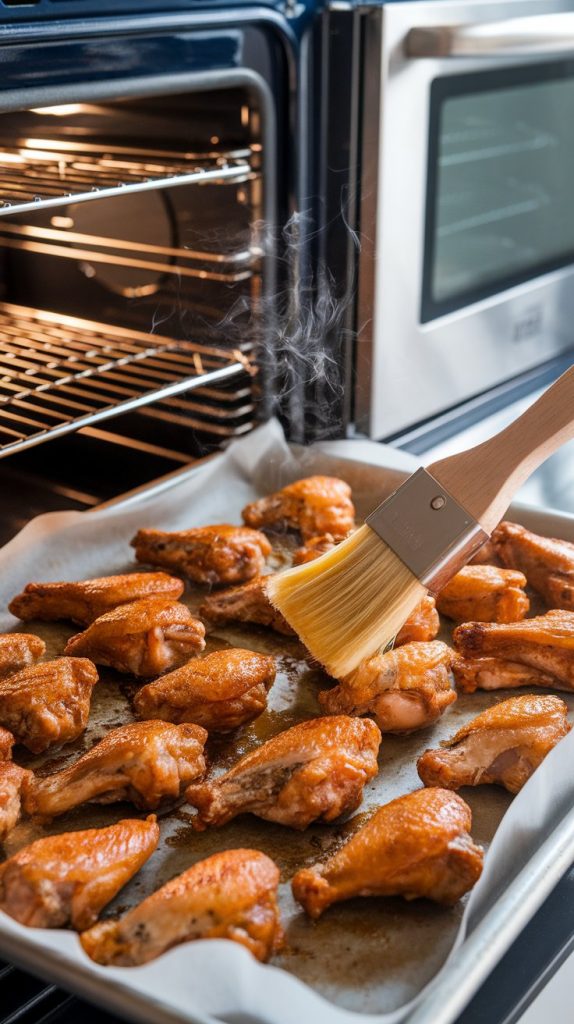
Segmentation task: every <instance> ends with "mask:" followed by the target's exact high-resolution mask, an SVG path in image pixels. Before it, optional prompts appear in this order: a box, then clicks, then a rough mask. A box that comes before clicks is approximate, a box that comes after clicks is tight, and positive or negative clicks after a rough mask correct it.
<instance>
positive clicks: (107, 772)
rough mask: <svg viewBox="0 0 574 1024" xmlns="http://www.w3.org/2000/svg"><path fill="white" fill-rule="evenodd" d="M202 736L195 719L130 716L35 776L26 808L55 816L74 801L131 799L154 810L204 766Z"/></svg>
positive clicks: (51, 816) (102, 802) (202, 730)
mask: <svg viewBox="0 0 574 1024" xmlns="http://www.w3.org/2000/svg"><path fill="white" fill-rule="evenodd" d="M206 739H207V733H206V731H205V729H202V728H201V726H199V725H191V724H187V723H186V724H184V725H171V724H170V723H169V722H132V723H130V724H129V725H122V726H120V728H119V729H112V731H111V732H109V733H108V735H107V736H105V737H104V739H103V740H100V742H99V743H96V745H95V747H92V749H91V750H88V752H87V753H86V754H83V755H82V757H80V758H79V759H78V760H77V761H76V762H75V763H74V764H72V765H70V767H68V768H64V769H63V770H62V771H60V772H55V774H54V775H47V776H46V777H44V778H34V779H33V780H32V782H31V783H30V785H29V786H28V787H27V790H26V793H25V796H24V808H25V810H26V812H27V814H39V815H41V816H42V817H47V818H55V817H57V815H59V814H64V813H65V812H66V811H69V810H71V808H72V807H77V806H78V805H79V804H84V803H87V802H88V801H89V802H91V803H97V804H110V803H116V802H117V801H118V800H130V801H131V802H132V803H133V804H135V806H136V807H141V808H143V809H144V810H150V811H153V810H155V809H156V807H157V806H158V804H159V803H160V802H161V801H162V800H176V799H177V797H178V796H179V795H180V792H181V790H182V788H183V786H185V785H186V784H187V783H188V782H191V780H192V779H197V778H198V777H199V776H200V775H203V772H204V771H205V758H204V755H203V748H204V745H205V741H206Z"/></svg>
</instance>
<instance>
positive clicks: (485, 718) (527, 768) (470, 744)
mask: <svg viewBox="0 0 574 1024" xmlns="http://www.w3.org/2000/svg"><path fill="white" fill-rule="evenodd" d="M567 713H568V708H567V707H566V704H565V703H564V701H563V700H560V698H559V697H547V696H533V695H531V694H528V695H527V696H523V697H510V699H509V700H503V701H502V702H501V703H500V704H495V705H494V706H493V707H491V708H487V710H486V711H483V712H482V714H481V715H478V716H477V717H476V718H474V719H473V720H472V722H469V723H468V724H467V725H463V727H462V729H459V730H458V732H457V733H456V734H455V735H454V736H453V737H452V739H450V740H447V741H446V742H445V743H443V745H442V749H439V750H426V751H425V753H424V754H423V755H422V756H421V757H419V759H418V762H417V769H418V773H419V775H420V777H421V779H422V781H423V782H424V784H425V786H446V787H447V788H448V789H458V788H459V787H460V786H479V785H481V784H482V783H498V784H499V785H501V786H504V787H505V788H506V789H508V790H509V791H510V792H511V793H518V790H519V789H522V786H523V785H524V783H525V782H527V781H528V779H529V778H530V776H531V775H532V773H533V772H534V771H535V770H536V768H538V765H539V764H541V762H542V761H543V760H544V758H545V757H546V755H547V754H548V753H549V751H550V750H552V748H553V747H555V746H556V744H557V743H558V741H559V740H561V739H562V737H563V736H566V734H567V733H568V732H569V731H570V725H569V724H568V721H567V718H566V715H567Z"/></svg>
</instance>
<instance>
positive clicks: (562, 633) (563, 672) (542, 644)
mask: <svg viewBox="0 0 574 1024" xmlns="http://www.w3.org/2000/svg"><path fill="white" fill-rule="evenodd" d="M453 641H454V645H455V647H456V650H457V651H458V653H459V654H461V655H462V656H463V657H464V658H470V659H474V658H483V657H493V658H497V659H502V660H503V661H512V662H515V663H517V664H518V665H527V666H528V667H529V668H533V669H537V670H538V671H539V672H542V673H543V674H544V675H546V676H552V677H553V683H552V685H553V686H554V687H556V689H558V690H574V612H564V611H558V610H554V611H551V612H547V613H546V615H539V616H537V617H536V618H534V619H524V620H523V621H522V622H508V623H486V622H465V623H464V624H463V625H462V626H457V628H456V629H455V631H454V633H453Z"/></svg>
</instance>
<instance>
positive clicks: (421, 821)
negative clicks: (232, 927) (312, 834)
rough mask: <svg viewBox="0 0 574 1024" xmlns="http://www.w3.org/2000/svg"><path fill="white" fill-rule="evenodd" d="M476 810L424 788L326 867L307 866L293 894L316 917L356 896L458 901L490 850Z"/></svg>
mask: <svg viewBox="0 0 574 1024" xmlns="http://www.w3.org/2000/svg"><path fill="white" fill-rule="evenodd" d="M471 824H472V815H471V811H470V807H468V806H467V804H465V802H464V800H462V799H461V798H460V797H459V796H456V794H454V793H449V792H447V791H446V790H444V789H426V790H425V789H418V790H416V792H414V793H409V794H407V796H400V797H398V798H397V799H396V800H391V802H390V803H389V804H385V805H384V807H380V808H379V810H378V811H377V812H376V814H375V815H374V816H373V817H372V818H371V819H370V821H368V822H367V824H366V825H363V828H361V829H360V830H359V831H358V832H357V833H355V835H354V836H352V838H351V839H350V840H349V841H348V842H347V843H345V845H344V846H343V847H342V848H340V849H339V850H337V852H336V853H335V854H333V856H332V857H330V858H329V859H328V860H327V861H325V862H324V863H322V864H315V865H314V867H311V868H304V869H303V870H302V871H299V872H298V873H297V874H296V875H295V877H294V878H293V881H292V883H291V884H292V888H293V895H294V897H295V899H296V900H297V902H298V903H300V904H301V906H302V907H304V909H305V911H306V913H307V914H309V916H310V917H315V918H316V917H320V915H321V914H322V913H323V911H324V910H326V909H327V907H330V906H331V904H332V903H338V902H340V901H341V900H348V899H351V898H352V897H354V896H403V897H404V898H405V899H407V900H414V899H418V898H420V897H425V898H426V899H429V900H434V901H435V902H436V903H443V904H446V905H447V906H450V905H452V904H454V903H456V902H457V900H459V899H460V898H461V896H463V895H464V893H465V892H468V890H469V889H472V887H473V885H474V884H475V882H477V881H478V879H479V878H480V875H481V872H482V861H483V857H484V852H483V850H482V848H481V847H480V846H477V845H476V844H475V843H474V842H473V841H472V838H471V836H470V834H469V833H470V827H471Z"/></svg>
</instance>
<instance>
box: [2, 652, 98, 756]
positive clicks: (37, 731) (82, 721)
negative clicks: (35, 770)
mask: <svg viewBox="0 0 574 1024" xmlns="http://www.w3.org/2000/svg"><path fill="white" fill-rule="evenodd" d="M97 681H98V673H97V670H96V667H95V665H93V664H92V662H91V661H88V660H87V658H56V659H55V660H54V661H42V662H39V663H38V664H37V665H31V666H30V667H29V668H25V669H23V670H22V671H21V672H17V673H16V674H15V675H13V676H9V677H8V678H7V679H2V680H0V722H1V723H2V725H3V726H5V727H6V728H7V729H9V730H10V732H12V733H13V734H14V737H15V738H16V740H17V742H18V743H23V744H24V746H25V747H27V748H28V750H31V751H32V753H34V754H40V753H42V751H43V750H47V749H48V747H53V746H54V745H56V744H61V743H70V742H71V741H72V740H75V739H76V738H77V737H78V736H80V735H81V733H83V731H84V729H85V728H86V726H87V724H88V718H89V714H90V701H91V698H92V689H93V688H94V686H95V685H96V683H97Z"/></svg>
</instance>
